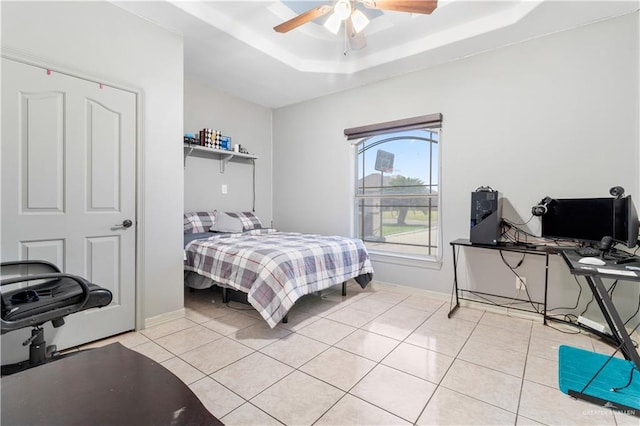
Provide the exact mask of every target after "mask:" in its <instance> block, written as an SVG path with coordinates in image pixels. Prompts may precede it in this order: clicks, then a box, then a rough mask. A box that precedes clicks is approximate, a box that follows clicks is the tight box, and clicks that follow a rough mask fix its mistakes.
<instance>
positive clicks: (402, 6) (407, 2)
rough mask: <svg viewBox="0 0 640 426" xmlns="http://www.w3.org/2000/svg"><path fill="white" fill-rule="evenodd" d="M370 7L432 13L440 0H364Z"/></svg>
mask: <svg viewBox="0 0 640 426" xmlns="http://www.w3.org/2000/svg"><path fill="white" fill-rule="evenodd" d="M363 3H364V5H365V6H366V7H368V8H369V9H380V10H394V11H397V12H410V13H422V14H425V15H429V14H431V12H433V11H434V10H435V9H436V7H438V0H363Z"/></svg>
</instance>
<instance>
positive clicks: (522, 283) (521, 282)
mask: <svg viewBox="0 0 640 426" xmlns="http://www.w3.org/2000/svg"><path fill="white" fill-rule="evenodd" d="M526 285H527V279H526V278H525V277H516V290H524V288H525V287H526Z"/></svg>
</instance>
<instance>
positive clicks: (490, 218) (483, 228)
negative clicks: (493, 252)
mask: <svg viewBox="0 0 640 426" xmlns="http://www.w3.org/2000/svg"><path fill="white" fill-rule="evenodd" d="M501 221H502V200H501V198H500V193H499V192H498V191H487V190H480V191H475V192H472V193H471V236H470V238H469V239H470V240H471V243H472V244H489V245H497V244H498V243H499V242H500V236H501V226H500V225H501Z"/></svg>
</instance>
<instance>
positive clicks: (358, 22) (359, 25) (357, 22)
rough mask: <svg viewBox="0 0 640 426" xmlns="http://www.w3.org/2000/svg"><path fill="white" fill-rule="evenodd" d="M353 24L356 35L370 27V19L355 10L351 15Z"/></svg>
mask: <svg viewBox="0 0 640 426" xmlns="http://www.w3.org/2000/svg"><path fill="white" fill-rule="evenodd" d="M351 23H352V24H353V29H354V30H355V32H356V33H359V32H360V31H362V30H364V29H365V27H366V26H367V25H369V19H368V18H367V17H366V16H365V14H364V13H362V12H361V11H359V10H357V9H356V10H354V11H353V13H352V14H351Z"/></svg>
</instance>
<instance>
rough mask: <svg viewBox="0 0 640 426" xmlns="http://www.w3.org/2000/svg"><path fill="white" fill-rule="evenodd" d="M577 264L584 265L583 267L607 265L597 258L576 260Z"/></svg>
mask: <svg viewBox="0 0 640 426" xmlns="http://www.w3.org/2000/svg"><path fill="white" fill-rule="evenodd" d="M578 263H584V264H585V265H598V266H602V265H606V264H607V262H605V261H604V260H602V259H600V258H599V257H583V258H581V259H580V260H578Z"/></svg>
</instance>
